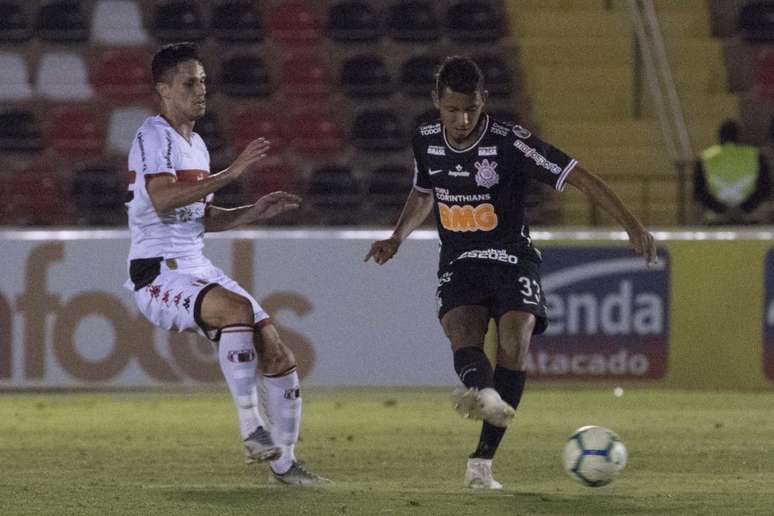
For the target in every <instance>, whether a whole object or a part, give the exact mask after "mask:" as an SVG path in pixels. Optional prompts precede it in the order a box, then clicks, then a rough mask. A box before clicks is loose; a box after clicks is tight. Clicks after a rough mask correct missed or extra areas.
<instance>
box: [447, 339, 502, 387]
mask: <svg viewBox="0 0 774 516" xmlns="http://www.w3.org/2000/svg"><path fill="white" fill-rule="evenodd" d="M454 370H455V371H457V376H459V377H460V380H461V381H462V383H463V384H465V387H467V388H468V389H470V388H473V387H475V388H476V389H485V388H487V387H494V379H493V376H494V373H493V372H492V364H491V363H489V359H488V358H487V357H486V355H485V354H484V350H483V349H481V348H479V347H477V346H467V347H464V348H460V349H458V350H457V351H455V352H454Z"/></svg>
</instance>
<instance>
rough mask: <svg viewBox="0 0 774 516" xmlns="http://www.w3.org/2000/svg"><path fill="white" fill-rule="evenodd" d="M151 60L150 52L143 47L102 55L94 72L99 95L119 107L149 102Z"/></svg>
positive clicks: (112, 51) (106, 52) (95, 85)
mask: <svg viewBox="0 0 774 516" xmlns="http://www.w3.org/2000/svg"><path fill="white" fill-rule="evenodd" d="M150 58H151V55H150V52H149V51H148V50H146V49H143V48H120V49H111V50H107V51H105V52H102V53H101V54H99V55H98V56H97V59H96V62H95V63H94V67H93V72H92V73H93V78H92V82H93V83H94V87H95V88H96V89H97V93H98V94H100V95H102V96H104V97H106V98H107V99H109V100H110V101H112V102H116V103H120V104H131V103H136V102H143V101H147V100H149V99H150V98H151V95H152V93H153V89H152V88H153V87H152V83H153V79H152V77H151V72H150V65H149V63H150Z"/></svg>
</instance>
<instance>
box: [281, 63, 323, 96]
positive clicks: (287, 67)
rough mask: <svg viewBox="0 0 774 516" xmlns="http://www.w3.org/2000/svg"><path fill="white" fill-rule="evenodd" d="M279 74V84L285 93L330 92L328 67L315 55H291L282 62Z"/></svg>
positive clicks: (308, 93) (303, 94)
mask: <svg viewBox="0 0 774 516" xmlns="http://www.w3.org/2000/svg"><path fill="white" fill-rule="evenodd" d="M280 74H281V80H280V84H281V87H282V91H283V93H285V94H286V95H290V96H302V97H308V96H316V95H327V94H329V93H330V92H331V82H332V81H331V70H330V67H329V66H328V63H326V62H325V61H324V60H323V59H322V58H319V57H317V56H314V55H296V56H291V57H289V58H287V59H285V60H284V61H283V62H282V65H281V72H280Z"/></svg>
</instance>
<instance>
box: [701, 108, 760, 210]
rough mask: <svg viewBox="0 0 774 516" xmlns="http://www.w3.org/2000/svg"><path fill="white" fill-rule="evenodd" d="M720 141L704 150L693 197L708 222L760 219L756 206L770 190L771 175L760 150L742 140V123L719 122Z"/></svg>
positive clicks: (731, 121)
mask: <svg viewBox="0 0 774 516" xmlns="http://www.w3.org/2000/svg"><path fill="white" fill-rule="evenodd" d="M719 137H720V143H718V144H717V145H713V146H711V147H709V148H707V149H705V150H704V151H702V153H701V156H700V159H699V160H698V161H697V162H696V167H695V169H694V175H693V184H694V197H695V198H696V200H697V201H698V202H699V203H700V204H701V205H702V206H703V207H704V209H705V212H704V222H705V223H707V224H750V223H755V222H758V220H757V219H756V213H755V210H756V208H758V207H759V206H760V205H761V203H763V201H765V200H766V199H767V198H768V197H769V194H770V192H771V178H770V177H769V168H768V165H767V163H766V159H765V158H764V156H763V154H761V152H760V150H759V149H758V148H756V147H753V146H751V145H744V144H741V143H739V125H738V124H737V123H736V122H735V121H733V120H727V121H726V122H724V123H723V125H721V126H720V131H719Z"/></svg>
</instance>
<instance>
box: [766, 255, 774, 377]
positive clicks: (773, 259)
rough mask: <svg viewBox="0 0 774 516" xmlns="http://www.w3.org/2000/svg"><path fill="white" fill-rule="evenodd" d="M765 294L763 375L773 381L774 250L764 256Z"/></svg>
mask: <svg viewBox="0 0 774 516" xmlns="http://www.w3.org/2000/svg"><path fill="white" fill-rule="evenodd" d="M764 275H765V278H764V282H765V285H766V293H765V297H764V302H765V305H764V310H763V373H764V374H765V375H766V378H768V379H769V380H772V381H774V249H771V250H769V252H768V253H767V254H766V272H765V273H764Z"/></svg>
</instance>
